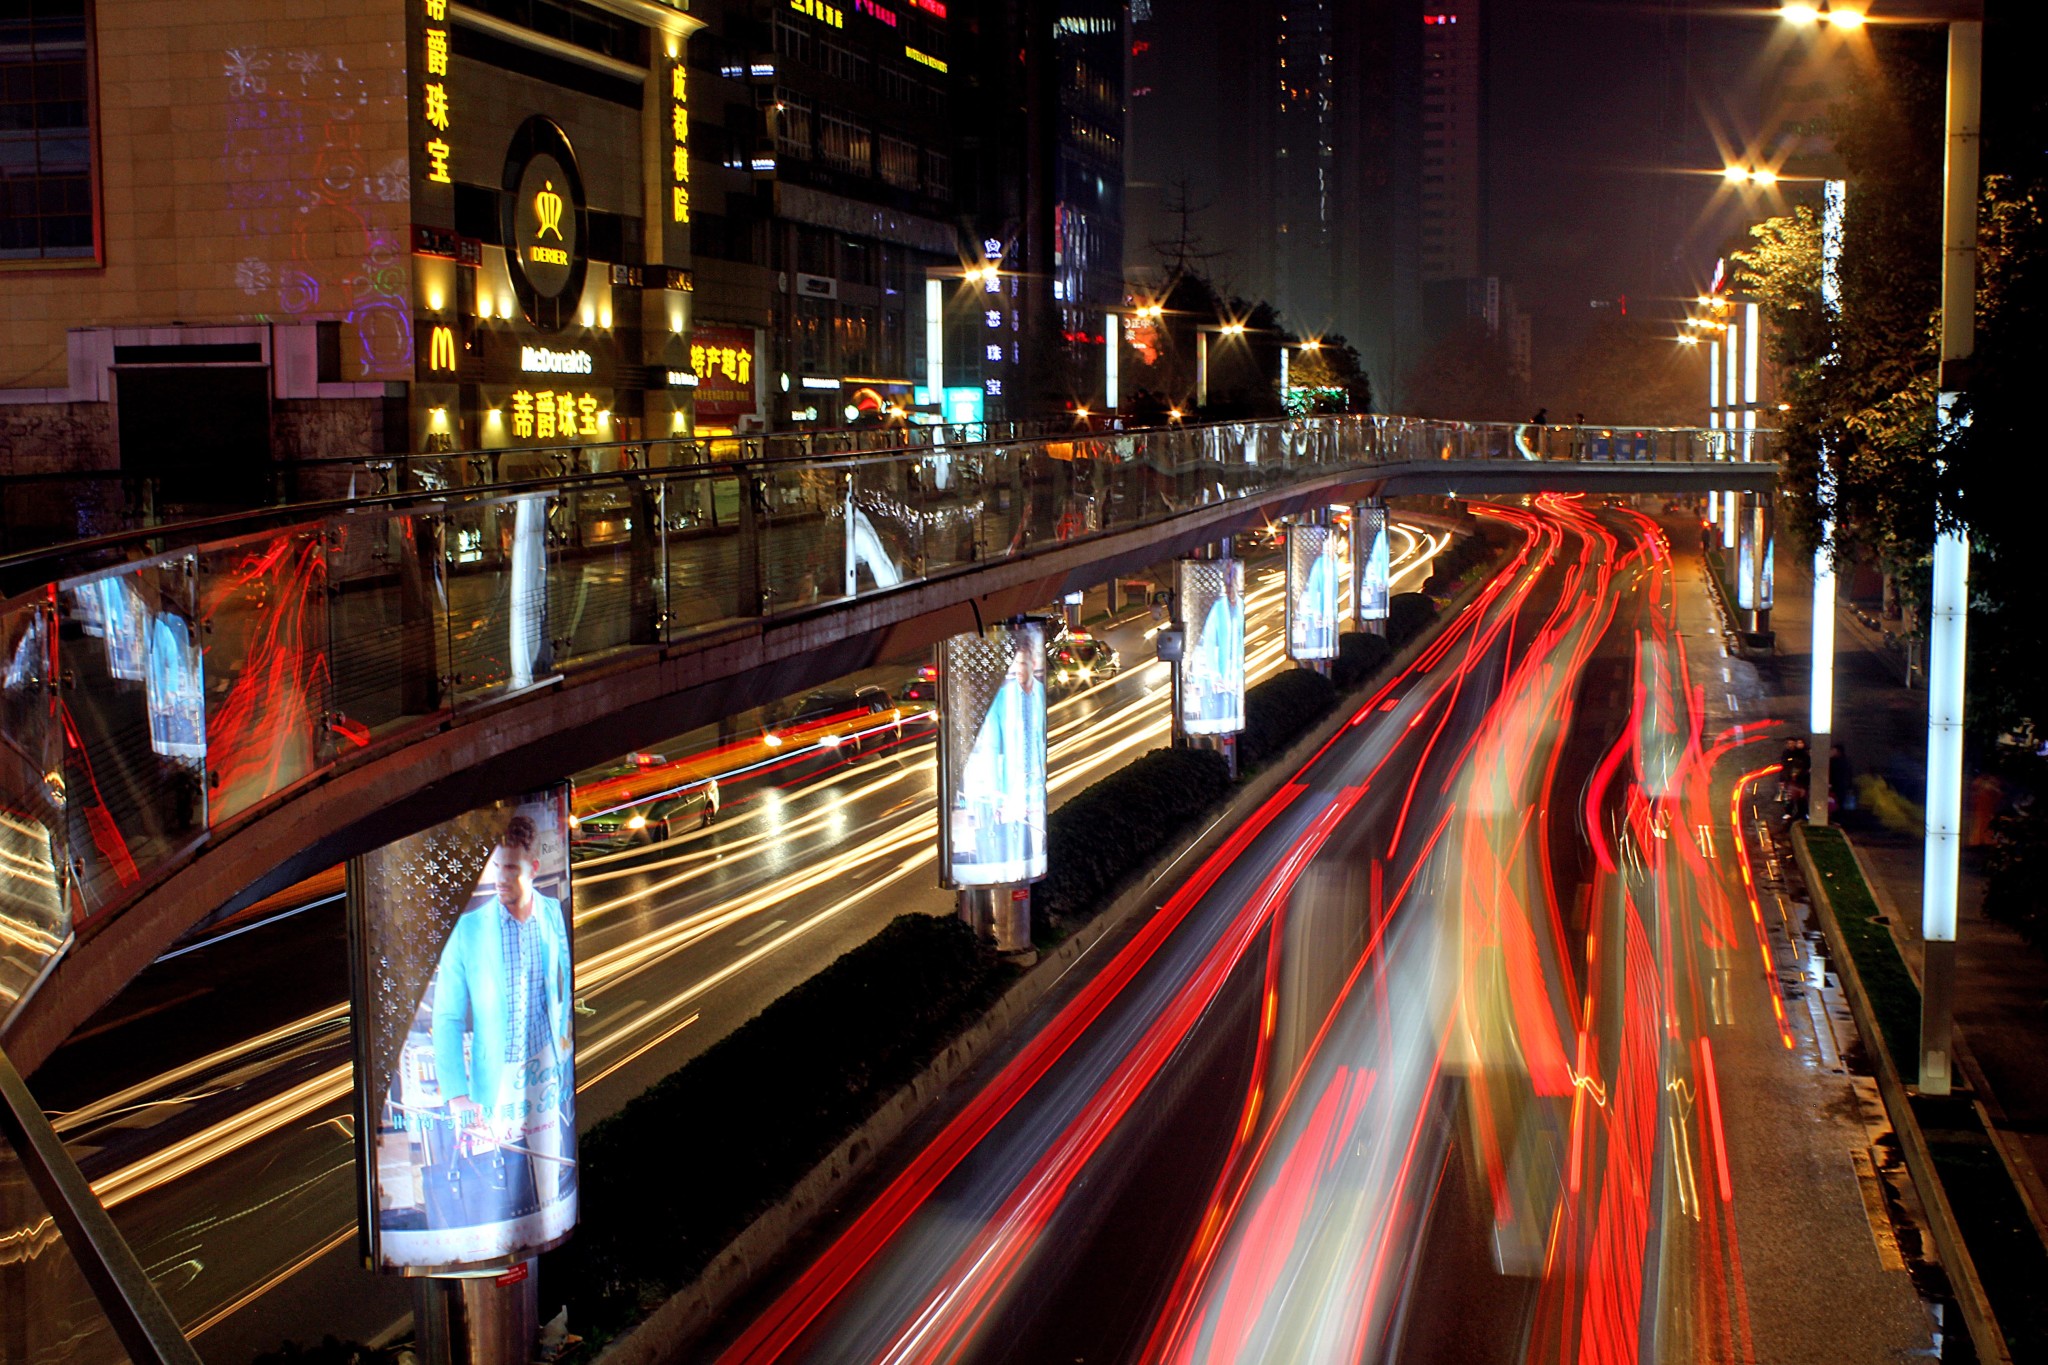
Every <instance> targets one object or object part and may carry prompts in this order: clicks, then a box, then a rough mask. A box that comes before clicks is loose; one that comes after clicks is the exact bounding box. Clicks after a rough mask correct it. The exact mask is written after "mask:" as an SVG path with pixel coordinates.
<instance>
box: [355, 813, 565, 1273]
mask: <svg viewBox="0 0 2048 1365" xmlns="http://www.w3.org/2000/svg"><path fill="white" fill-rule="evenodd" d="M568 833H569V789H568V787H567V786H566V785H563V786H559V787H553V788H549V789H547V790H545V791H540V792H534V793H529V794H527V795H525V796H520V797H516V798H513V799H510V800H506V801H501V802H497V803H495V804H493V805H489V806H484V807H480V808H478V809H476V810H473V811H470V812H469V813H467V814H465V815H460V816H457V817H456V818H455V819H453V820H449V821H447V822H445V823H443V824H440V825H436V826H435V827H434V828H432V829H429V830H426V831H424V832H423V833H420V834H415V835H412V836H410V837H408V838H404V839H400V840H398V841H397V842H395V843H390V844H386V845H385V846H384V847H382V848H380V849H377V850H375V851H374V852H371V853H367V854H364V855H363V856H362V857H360V858H357V859H355V860H354V862H352V863H351V864H350V866H349V885H348V903H349V932H350V947H351V954H352V958H353V961H354V982H353V1000H354V1006H353V1015H354V1027H355V1052H356V1095H357V1097H358V1099H357V1103H358V1105H359V1106H360V1108H361V1112H360V1113H359V1114H358V1116H357V1120H358V1121H357V1131H358V1133H360V1134H361V1135H362V1136H361V1140H360V1148H361V1152H360V1161H361V1167H360V1169H361V1180H360V1182H359V1183H360V1187H361V1191H362V1211H361V1226H362V1230H363V1245H364V1259H365V1261H366V1263H368V1264H369V1265H371V1266H373V1267H374V1268H376V1269H379V1270H394V1271H405V1272H408V1273H412V1274H431V1273H444V1272H453V1271H463V1270H480V1269H489V1268H492V1267H496V1266H505V1265H511V1264H515V1263H517V1262H519V1261H523V1260H526V1259H527V1258H529V1257H532V1256H535V1255H538V1254H539V1253H540V1252H542V1251H545V1250H547V1249H548V1248H549V1247H551V1246H554V1245H555V1244H557V1243H558V1242H560V1241H562V1239H563V1238H565V1237H567V1236H568V1234H569V1231H570V1229H571V1228H572V1227H574V1226H575V1223H576V1190H577V1170H576V1067H575V1017H576V1015H575V1006H574V998H573V995H572V990H573V988H574V984H575V955H574V952H573V948H572V944H571V939H570V925H571V923H572V922H573V921H572V918H571V907H570V891H569V840H568Z"/></svg>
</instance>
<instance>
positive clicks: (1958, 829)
mask: <svg viewBox="0 0 2048 1365" xmlns="http://www.w3.org/2000/svg"><path fill="white" fill-rule="evenodd" d="M1792 8H1793V6H1790V5H1788V6H1786V7H1785V8H1783V9H1781V10H1780V11H1779V13H1780V14H1781V15H1784V17H1785V18H1786V19H1787V21H1788V22H1792V23H1806V24H1811V23H1812V19H1810V18H1809V19H1801V18H1799V17H1795V16H1794V15H1793V14H1792V13H1791V12H1790V11H1791V10H1792ZM1800 8H1802V9H1804V8H1807V7H1805V6H1800ZM1816 13H1817V14H1818V16H1819V17H1821V18H1824V19H1825V20H1826V21H1827V22H1828V23H1829V24H1831V25H1833V26H1834V27H1836V28H1838V29H1843V30H1849V29H1855V28H1858V27H1861V26H1862V24H1863V22H1864V15H1863V14H1862V12H1861V11H1857V10H1851V9H1848V8H1846V7H1844V8H1842V9H1840V10H1837V9H1836V8H1834V7H1833V6H1828V5H1824V6H1823V7H1822V8H1821V9H1820V10H1819V11H1816ZM1946 23H1947V28H1948V89H1947V96H1948V98H1947V100H1946V103H1945V117H1944V125H1943V132H1944V136H1945V139H1946V142H1947V155H1946V156H1945V158H1944V159H1943V167H1942V212H1941V241H1942V261H1941V315H1940V316H1941V370H1940V376H1941V377H1940V380H1939V392H1938V393H1937V395H1936V398H1935V416H1936V421H1937V422H1938V423H1939V425H1940V428H1941V431H1942V433H1943V435H1944V436H1947V435H1948V434H1949V433H1950V432H1951V431H1952V430H1953V428H1954V425H1955V423H1956V420H1957V419H1956V416H1955V409H1956V405H1957V403H1958V402H1959V401H1960V400H1961V399H1962V397H1963V394H1962V392H1961V390H1962V372H1963V371H1964V370H1965V369H1966V368H1967V366H1968V362H1969V360H1970V357H1971V354H1972V352H1974V351H1975V350H1976V326H1977V319H1976V301H1977V195H1978V191H1979V188H1980V187H1979V184H1978V160H1977V157H1978V145H1977V144H1978V134H1979V127H1978V125H1979V122H1980V118H1981V114H1982V106H1983V88H1984V21H1983V20H1982V19H1981V18H1968V19H1951V20H1948V21H1946ZM1960 511H1961V509H1959V508H1956V507H1954V506H1952V505H1948V506H1944V505H1939V504H1938V505H1937V506H1936V508H1935V516H1934V522H1935V535H1934V572H1933V591H1932V592H1931V593H1930V594H1929V597H1930V600H1929V602H1928V612H1927V617H1928V631H1927V646H1928V648H1927V828H1926V834H1925V838H1924V844H1923V850H1924V863H1923V865H1922V873H1921V878H1920V938H1921V943H1922V945H1923V947H1922V958H1921V983H1920V1092H1921V1093H1922V1094H1925V1095H1946V1094H1948V1093H1949V1089H1950V1086H1951V1083H1952V1082H1951V1074H1950V1073H1951V1066H1950V1057H1949V1053H1950V1050H1951V1047H1952V1036H1951V1035H1952V1031H1953V1026H1954V1022H1955V994H1956V902H1957V899H1958V894H1957V888H1958V883H1959V881H1960V879H1961V871H1962V869H1961V865H1960V859H1961V851H1962V838H1961V835H1962V789H1963V696H1964V693H1963V677H1964V660H1965V653H1964V647H1965V641H1966V637H1967V633H1968V624H1969V584H1970V534H1969V528H1968V526H1967V525H1966V524H1965V523H1964V522H1963V520H1962V517H1961V515H1960ZM1830 529H1832V528H1830ZM1822 799H1823V800H1825V799H1826V797H1825V794H1823V796H1822Z"/></svg>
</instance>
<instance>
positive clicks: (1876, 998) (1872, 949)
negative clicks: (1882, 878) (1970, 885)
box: [1806, 825, 1920, 1061]
mask: <svg viewBox="0 0 2048 1365" xmlns="http://www.w3.org/2000/svg"><path fill="white" fill-rule="evenodd" d="M1806 851H1807V856H1808V857H1810V858H1812V860H1813V866H1814V870H1815V871H1817V872H1819V873H1820V876H1821V880H1822V882H1823V883H1825V887H1826V890H1827V895H1828V903H1829V904H1831V905H1833V906H1834V908H1835V920H1836V922H1837V923H1838V924H1840V925H1841V927H1842V937H1843V938H1844V939H1845V940H1847V941H1848V945H1849V954H1850V956H1851V957H1853V958H1854V959H1855V961H1856V971H1857V974H1858V975H1859V976H1861V977H1862V978H1863V989H1864V991H1865V992H1866V993H1867V994H1868V995H1869V996H1870V1008H1871V1011H1872V1012H1873V1013H1875V1014H1876V1015H1877V1026H1878V1028H1879V1030H1880V1031H1881V1032H1882V1033H1883V1034H1884V1045H1885V1047H1886V1049H1887V1050H1888V1051H1890V1053H1891V1054H1892V1056H1893V1057H1894V1058H1904V1059H1906V1060H1908V1061H1910V1060H1911V1059H1913V1058H1915V1057H1918V1056H1919V1055H1920V988H1919V987H1918V986H1917V985H1915V984H1914V982H1913V976H1912V973H1910V972H1908V971H1907V970H1906V964H1905V961H1904V960H1903V959H1902V958H1900V956H1899V947H1898V944H1896V943H1894V942H1893V941H1892V935H1891V930H1890V929H1888V928H1887V927H1886V926H1885V922H1884V919H1883V916H1882V914H1881V912H1880V911H1879V910H1878V908H1877V900H1876V898H1875V897H1873V896H1872V895H1871V894H1870V887H1869V886H1868V885H1866V884H1865V882H1864V880H1863V869H1862V868H1861V867H1859V866H1857V864H1856V855H1855V853H1853V852H1852V851H1851V850H1850V848H1849V840H1848V839H1847V838H1846V837H1845V836H1844V835H1843V833H1842V831H1840V830H1839V829H1836V828H1835V827H1834V826H1832V825H1820V826H1815V825H1808V826H1807V827H1806Z"/></svg>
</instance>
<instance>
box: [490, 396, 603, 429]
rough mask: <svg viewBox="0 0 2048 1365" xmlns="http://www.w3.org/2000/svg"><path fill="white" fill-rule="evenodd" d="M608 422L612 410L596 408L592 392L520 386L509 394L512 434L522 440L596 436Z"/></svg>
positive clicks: (595, 398) (595, 400)
mask: <svg viewBox="0 0 2048 1365" xmlns="http://www.w3.org/2000/svg"><path fill="white" fill-rule="evenodd" d="M610 422H611V413H610V412H608V411H606V410H605V409H603V408H601V407H599V405H598V401H597V395H595V394H591V393H585V394H582V395H580V396H579V395H577V394H573V393H556V392H554V391H552V390H549V389H539V390H528V389H521V390H519V392H517V393H515V394H513V395H512V434H513V435H514V436H516V437H519V438H521V439H522V440H534V441H554V440H573V439H575V438H576V437H578V436H586V437H588V436H596V435H598V434H599V428H601V427H604V426H608V425H610Z"/></svg>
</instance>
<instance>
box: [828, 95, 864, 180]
mask: <svg viewBox="0 0 2048 1365" xmlns="http://www.w3.org/2000/svg"><path fill="white" fill-rule="evenodd" d="M818 155H819V156H820V157H822V158H824V161H825V164H826V165H828V166H832V167H836V168H837V169H839V170H842V171H851V172H853V173H854V174H855V175H868V174H871V173H872V172H873V170H874V165H875V144H874V137H873V135H872V134H871V133H869V132H868V130H867V129H865V128H863V127H861V126H860V125H859V124H858V123H855V122H854V121H853V120H852V119H850V118H847V117H845V116H844V115H841V114H834V113H829V112H822V111H821V112H820V113H819V115H818Z"/></svg>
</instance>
